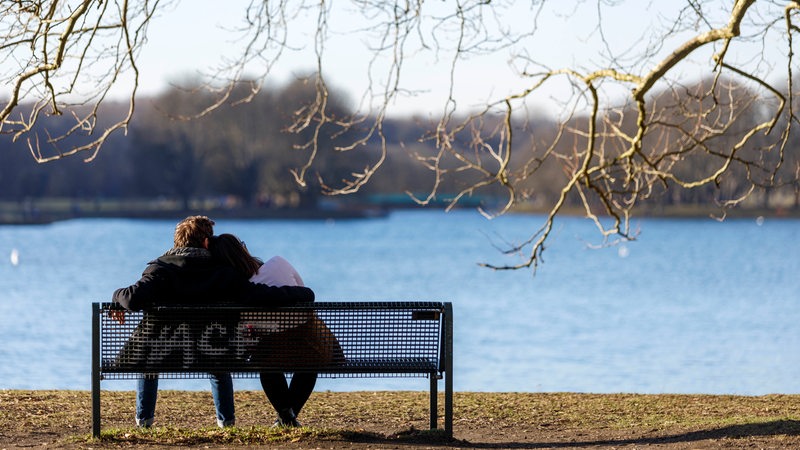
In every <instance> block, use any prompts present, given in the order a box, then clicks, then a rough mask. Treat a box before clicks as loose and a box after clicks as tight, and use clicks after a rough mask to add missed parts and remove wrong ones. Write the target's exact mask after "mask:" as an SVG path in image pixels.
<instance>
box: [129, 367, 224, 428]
mask: <svg viewBox="0 0 800 450" xmlns="http://www.w3.org/2000/svg"><path fill="white" fill-rule="evenodd" d="M208 379H209V381H210V382H211V395H212V396H213V397H214V409H216V411H217V424H218V425H219V426H228V425H233V424H234V423H236V415H235V410H234V406H233V379H232V378H231V374H229V373H210V374H208ZM156 400H158V374H144V375H143V376H142V378H139V379H138V380H137V383H136V421H137V422H145V421H148V420H152V419H153V417H155V414H156Z"/></svg>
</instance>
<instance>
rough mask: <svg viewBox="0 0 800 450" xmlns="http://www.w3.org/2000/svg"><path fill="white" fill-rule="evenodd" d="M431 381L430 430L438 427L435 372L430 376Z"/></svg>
mask: <svg viewBox="0 0 800 450" xmlns="http://www.w3.org/2000/svg"><path fill="white" fill-rule="evenodd" d="M430 379H431V430H435V429H436V428H438V427H439V380H438V379H437V377H436V372H433V373H431V374H430Z"/></svg>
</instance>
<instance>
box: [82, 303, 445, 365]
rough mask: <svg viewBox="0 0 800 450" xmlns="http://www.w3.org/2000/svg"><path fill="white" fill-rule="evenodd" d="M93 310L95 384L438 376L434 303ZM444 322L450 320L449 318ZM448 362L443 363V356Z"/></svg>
mask: <svg viewBox="0 0 800 450" xmlns="http://www.w3.org/2000/svg"><path fill="white" fill-rule="evenodd" d="M109 306H110V304H108V303H102V304H96V306H95V316H96V317H95V318H94V319H93V323H94V328H96V330H95V333H96V336H95V339H96V342H97V345H98V346H99V359H100V360H99V361H98V362H97V364H99V365H100V372H101V373H102V376H103V378H106V379H113V378H136V377H138V376H140V374H141V373H160V374H161V377H163V378H190V377H193V376H198V377H199V376H206V373H207V372H215V371H224V372H232V373H233V374H234V375H235V376H237V377H247V376H256V374H257V373H258V372H267V371H273V372H277V371H282V372H317V373H319V374H320V376H323V377H324V376H360V377H363V376H371V375H375V376H386V375H387V374H394V375H396V376H438V375H440V374H441V373H442V372H443V371H444V370H445V367H444V366H445V364H444V361H446V360H447V357H446V355H444V354H443V352H444V351H445V345H444V339H445V321H446V320H448V317H449V315H450V312H451V311H452V307H451V306H450V304H449V303H442V302H316V303H308V304H301V305H296V306H291V307H282V308H255V307H232V306H216V307H197V306H194V307H160V308H155V309H152V310H149V311H147V312H130V311H127V312H126V314H125V322H124V323H119V322H117V321H115V320H113V319H112V318H111V317H110V316H109V315H108V308H109ZM450 320H452V319H451V318H450ZM450 356H452V355H450Z"/></svg>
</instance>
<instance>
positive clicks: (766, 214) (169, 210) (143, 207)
mask: <svg viewBox="0 0 800 450" xmlns="http://www.w3.org/2000/svg"><path fill="white" fill-rule="evenodd" d="M457 209H459V210H470V209H471V210H476V209H477V208H476V207H475V206H474V205H465V206H461V207H459V208H457ZM409 210H437V211H442V210H445V207H444V206H442V205H434V206H419V205H415V204H413V205H388V206H387V205H382V204H357V203H350V202H331V203H326V204H324V205H322V206H317V207H281V208H277V207H258V206H256V207H241V206H236V207H225V206H220V205H217V204H213V203H211V204H209V203H208V202H197V204H192V205H190V207H188V208H184V207H175V206H174V204H163V203H161V202H159V201H157V200H144V201H131V202H122V201H93V200H85V201H78V200H69V199H50V200H42V201H37V202H21V203H20V202H17V203H10V202H0V225H47V224H52V223H56V222H62V221H67V220H73V219H143V220H173V221H175V220H180V219H183V218H184V217H186V216H189V215H194V214H203V215H207V216H210V217H213V218H214V219H231V220H311V221H315V220H316V221H328V220H352V219H382V218H386V217H388V216H389V215H390V214H391V213H392V212H395V211H409ZM476 213H477V212H476ZM548 213H549V211H548V210H546V209H545V208H541V207H532V206H530V205H525V204H523V205H518V206H516V207H514V208H512V209H511V210H509V211H508V212H506V213H505V214H507V215H512V214H526V215H546V214H548ZM559 215H560V216H563V217H585V216H586V212H585V210H584V209H582V208H579V207H568V206H565V207H563V208H562V209H561V210H560V211H559ZM598 216H599V217H601V218H604V217H608V216H606V215H598ZM798 217H800V208H787V207H775V208H763V207H762V208H750V207H748V208H744V207H739V208H730V209H722V208H719V207H714V206H711V205H679V206H641V207H637V208H636V209H634V210H633V212H632V214H631V218H632V219H637V218H638V219H643V218H662V219H663V218H669V219H698V218H709V219H717V220H724V219H728V218H731V219H732V218H753V219H756V218H770V219H776V218H777V219H784V218H785V219H796V218H798Z"/></svg>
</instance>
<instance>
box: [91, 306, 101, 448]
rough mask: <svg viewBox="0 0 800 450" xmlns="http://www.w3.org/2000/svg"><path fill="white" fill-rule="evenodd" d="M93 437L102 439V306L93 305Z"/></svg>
mask: <svg viewBox="0 0 800 450" xmlns="http://www.w3.org/2000/svg"><path fill="white" fill-rule="evenodd" d="M92 437H94V438H99V437H100V305H99V304H97V303H93V304H92Z"/></svg>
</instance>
